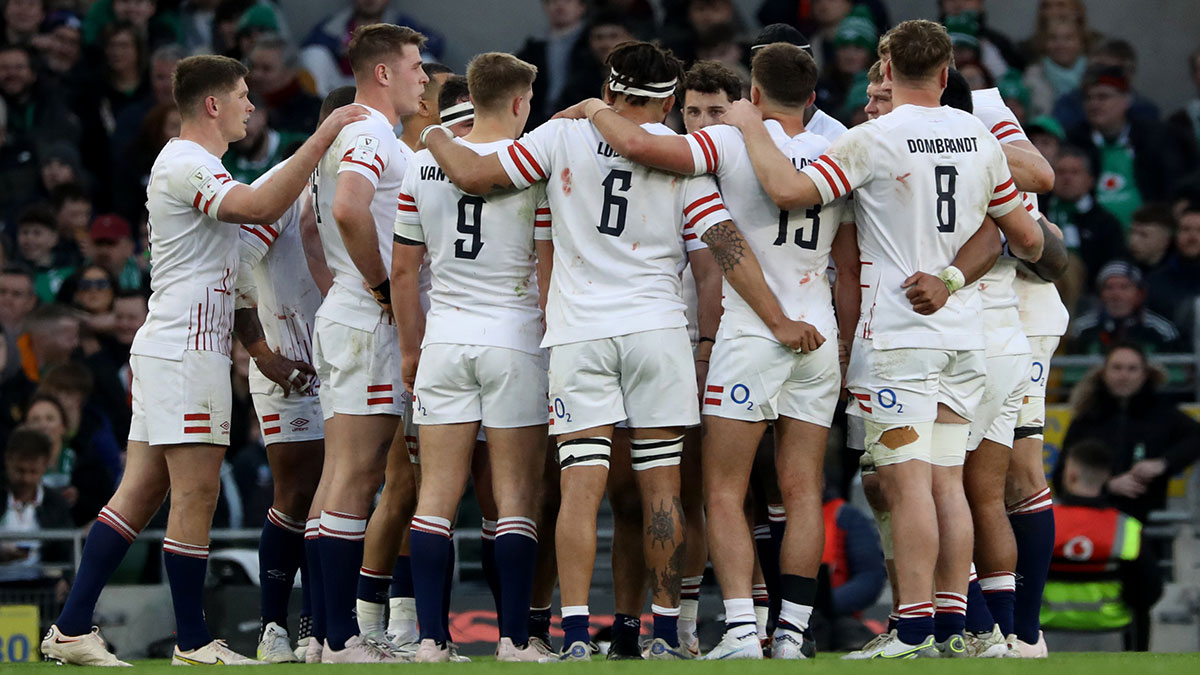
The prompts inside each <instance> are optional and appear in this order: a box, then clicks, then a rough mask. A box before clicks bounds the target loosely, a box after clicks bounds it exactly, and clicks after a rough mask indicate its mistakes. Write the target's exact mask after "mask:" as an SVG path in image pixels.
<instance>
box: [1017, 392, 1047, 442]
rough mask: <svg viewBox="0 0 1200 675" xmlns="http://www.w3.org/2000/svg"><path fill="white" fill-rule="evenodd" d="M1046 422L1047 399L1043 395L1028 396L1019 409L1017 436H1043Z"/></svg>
mask: <svg viewBox="0 0 1200 675" xmlns="http://www.w3.org/2000/svg"><path fill="white" fill-rule="evenodd" d="M1045 424H1046V399H1045V398H1044V397H1042V396H1026V397H1025V398H1024V399H1023V400H1022V401H1021V408H1020V409H1019V410H1018V411H1017V431H1016V438H1031V437H1036V438H1041V437H1042V427H1043V426H1045Z"/></svg>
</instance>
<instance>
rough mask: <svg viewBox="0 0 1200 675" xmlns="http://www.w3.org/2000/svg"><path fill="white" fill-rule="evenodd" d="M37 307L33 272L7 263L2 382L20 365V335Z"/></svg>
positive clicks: (0, 289)
mask: <svg viewBox="0 0 1200 675" xmlns="http://www.w3.org/2000/svg"><path fill="white" fill-rule="evenodd" d="M34 307H37V295H36V294H35V293H34V292H33V274H32V273H30V271H29V270H28V268H26V267H23V266H19V265H7V266H5V267H4V268H3V271H0V328H3V329H4V343H5V352H6V355H7V357H8V358H7V360H6V361H5V363H4V367H3V368H0V382H4V381H5V380H7V379H8V377H9V376H10V375H12V374H13V373H14V372H16V371H17V370H20V368H21V359H20V353H19V352H18V349H17V339H18V338H19V337H20V336H21V335H22V334H23V333H24V332H25V330H24V323H25V317H27V316H29V313H30V312H32V311H33V308H34Z"/></svg>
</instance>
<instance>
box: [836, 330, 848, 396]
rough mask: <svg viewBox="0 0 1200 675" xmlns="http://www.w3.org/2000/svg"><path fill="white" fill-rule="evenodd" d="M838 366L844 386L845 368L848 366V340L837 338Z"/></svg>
mask: <svg viewBox="0 0 1200 675" xmlns="http://www.w3.org/2000/svg"><path fill="white" fill-rule="evenodd" d="M838 366H839V367H840V368H841V369H842V386H843V387H844V386H846V370H847V369H848V368H849V367H850V341H849V340H838Z"/></svg>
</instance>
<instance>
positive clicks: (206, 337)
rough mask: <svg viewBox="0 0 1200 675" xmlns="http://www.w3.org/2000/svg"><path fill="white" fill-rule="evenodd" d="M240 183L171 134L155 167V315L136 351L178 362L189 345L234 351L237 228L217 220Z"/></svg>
mask: <svg viewBox="0 0 1200 675" xmlns="http://www.w3.org/2000/svg"><path fill="white" fill-rule="evenodd" d="M238 184H239V183H238V182H237V181H235V180H233V179H232V178H230V176H229V172H228V171H226V170H225V167H224V166H222V165H221V160H220V159H218V158H217V157H215V156H214V155H212V154H211V153H210V152H208V151H207V150H205V149H204V148H203V147H201V146H200V145H198V144H196V143H193V142H191V141H185V140H183V139H180V138H173V139H171V140H170V141H168V142H167V145H166V146H165V147H163V149H162V152H160V153H158V158H157V159H155V160H154V166H153V167H152V168H151V169H150V184H149V185H148V186H147V188H146V209H147V211H148V212H149V217H150V220H149V228H150V261H151V263H152V266H151V267H150V288H151V291H152V293H151V295H150V301H149V303H148V305H149V313H148V314H147V315H146V322H145V323H144V324H142V327H141V328H139V329H138V332H137V336H136V337H135V338H134V339H133V346H132V347H131V348H130V353H132V354H139V355H143V356H155V357H158V358H162V359H171V360H174V361H178V360H180V359H182V358H183V353H184V352H185V351H187V350H193V351H210V352H217V353H219V354H224V355H225V356H229V354H230V348H231V344H230V339H231V335H232V333H233V287H234V281H235V280H236V278H237V270H238V226H237V225H232V224H229V223H224V222H221V221H219V220H217V213H219V211H220V208H221V202H222V201H223V200H224V199H225V195H227V194H229V191H230V190H232V189H233V187H234V186H235V185H238Z"/></svg>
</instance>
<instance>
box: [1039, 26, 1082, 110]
mask: <svg viewBox="0 0 1200 675" xmlns="http://www.w3.org/2000/svg"><path fill="white" fill-rule="evenodd" d="M1087 39H1088V37H1087V27H1086V26H1084V25H1081V24H1080V23H1078V22H1076V21H1056V22H1054V23H1052V24H1049V25H1047V26H1044V27H1043V26H1039V27H1038V34H1037V35H1035V36H1034V42H1035V44H1036V49H1037V51H1038V53H1039V54H1040V56H1039V57H1038V59H1037V61H1036V62H1035V63H1034V64H1033V65H1031V66H1029V68H1028V69H1026V71H1025V84H1027V85H1028V86H1029V89H1030V92H1031V94H1032V99H1031V100H1032V103H1033V112H1034V114H1036V115H1049V114H1050V113H1052V112H1053V111H1054V102H1055V101H1057V100H1058V99H1060V98H1062V97H1063V96H1066V95H1068V94H1072V93H1074V92H1076V91H1078V90H1079V87H1080V85H1081V84H1082V83H1083V73H1084V71H1085V70H1086V69H1087V49H1088V44H1087Z"/></svg>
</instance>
